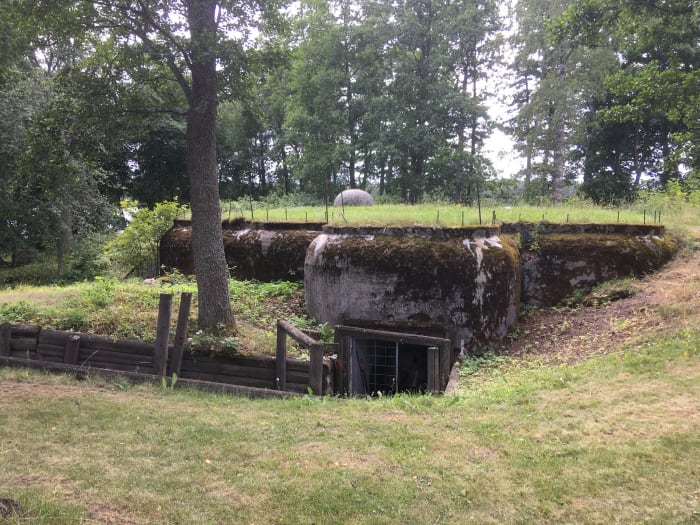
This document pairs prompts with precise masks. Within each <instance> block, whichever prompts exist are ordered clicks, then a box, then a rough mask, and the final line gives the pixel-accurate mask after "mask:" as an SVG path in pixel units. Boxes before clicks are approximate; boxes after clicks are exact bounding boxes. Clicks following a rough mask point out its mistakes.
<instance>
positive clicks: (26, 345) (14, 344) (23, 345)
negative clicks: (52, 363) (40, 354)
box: [10, 337, 36, 352]
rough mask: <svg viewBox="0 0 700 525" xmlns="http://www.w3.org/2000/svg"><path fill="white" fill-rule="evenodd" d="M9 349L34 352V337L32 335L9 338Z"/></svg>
mask: <svg viewBox="0 0 700 525" xmlns="http://www.w3.org/2000/svg"><path fill="white" fill-rule="evenodd" d="M10 349H11V350H12V351H17V352H26V351H27V350H29V351H30V352H36V339H35V338H33V337H18V338H16V339H15V338H12V339H10Z"/></svg>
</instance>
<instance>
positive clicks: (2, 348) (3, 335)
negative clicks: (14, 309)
mask: <svg viewBox="0 0 700 525" xmlns="http://www.w3.org/2000/svg"><path fill="white" fill-rule="evenodd" d="M11 336H12V325H10V323H3V324H1V325H0V355H4V356H8V357H9V355H10V353H11V352H12V345H11V343H10V338H11Z"/></svg>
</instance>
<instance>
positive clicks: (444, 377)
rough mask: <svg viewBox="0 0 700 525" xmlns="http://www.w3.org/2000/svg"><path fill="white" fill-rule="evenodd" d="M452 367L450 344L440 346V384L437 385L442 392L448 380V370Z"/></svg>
mask: <svg viewBox="0 0 700 525" xmlns="http://www.w3.org/2000/svg"><path fill="white" fill-rule="evenodd" d="M451 366H452V349H451V347H450V343H448V342H447V343H443V344H441V345H440V384H439V385H438V387H439V389H440V391H442V390H443V389H444V388H445V386H446V385H447V382H448V381H449V379H450V368H451Z"/></svg>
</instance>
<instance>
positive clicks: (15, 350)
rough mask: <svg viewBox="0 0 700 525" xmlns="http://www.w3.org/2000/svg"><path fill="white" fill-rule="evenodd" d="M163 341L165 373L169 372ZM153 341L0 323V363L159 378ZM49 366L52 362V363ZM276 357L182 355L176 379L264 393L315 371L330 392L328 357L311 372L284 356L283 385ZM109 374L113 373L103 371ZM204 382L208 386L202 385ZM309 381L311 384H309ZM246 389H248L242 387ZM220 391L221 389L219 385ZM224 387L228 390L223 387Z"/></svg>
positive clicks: (299, 387)
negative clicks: (317, 368)
mask: <svg viewBox="0 0 700 525" xmlns="http://www.w3.org/2000/svg"><path fill="white" fill-rule="evenodd" d="M172 348H173V347H172V345H170V346H169V351H168V357H167V366H168V368H167V369H168V376H171V375H172V367H171V365H172V364H173V363H172V360H171V355H172ZM154 351H155V345H153V344H148V343H142V342H139V341H130V340H114V339H110V338H107V337H102V336H98V335H94V334H84V333H77V332H64V331H59V330H50V329H46V328H40V327H38V326H28V325H10V324H7V323H6V324H3V325H0V364H4V365H13V366H21V365H22V364H26V365H27V366H33V367H34V368H47V369H56V370H66V371H74V372H76V373H77V372H82V373H85V372H90V371H96V372H101V371H109V372H123V373H125V375H127V376H129V377H137V378H138V377H139V376H143V377H144V378H145V379H152V378H159V377H161V376H160V375H159V374H158V373H154ZM54 365H55V366H54ZM278 368H279V367H278V362H277V360H276V359H275V358H273V357H249V356H240V357H226V358H223V357H222V358H215V359H214V358H210V357H207V356H200V355H195V354H186V355H184V356H183V358H182V364H181V368H180V373H178V374H177V381H176V384H182V385H191V386H199V385H198V384H197V383H202V384H203V385H204V386H205V387H207V388H209V389H213V390H217V389H218V388H217V385H235V386H236V387H240V389H238V390H234V391H236V392H239V393H251V394H254V395H257V394H260V392H258V390H261V391H264V392H267V393H268V394H269V395H274V394H275V393H280V394H282V393H283V392H293V393H299V394H305V393H307V392H308V388H309V386H311V382H312V381H315V382H318V381H317V379H316V378H315V377H316V376H318V375H319V373H320V375H321V377H322V378H323V380H322V385H323V386H322V387H321V390H322V391H318V390H317V389H316V388H313V390H314V393H317V394H322V395H327V394H332V393H333V382H332V378H333V373H332V362H331V361H330V360H329V359H323V362H322V364H321V366H320V367H319V373H316V374H312V373H311V363H310V361H301V360H298V359H286V360H285V367H284V368H285V369H286V377H285V381H284V383H283V385H284V386H283V388H280V386H281V385H280V381H279V380H278V377H277V369H278ZM109 375H113V374H109ZM207 384H208V385H207ZM314 386H315V383H314ZM246 389H250V390H249V391H247V390H246ZM220 390H224V391H225V390H227V389H226V388H221V389H220ZM229 390H230V389H229Z"/></svg>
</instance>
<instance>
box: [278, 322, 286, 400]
mask: <svg viewBox="0 0 700 525" xmlns="http://www.w3.org/2000/svg"><path fill="white" fill-rule="evenodd" d="M275 355H276V357H275V387H276V388H277V390H287V332H286V331H285V330H284V328H283V327H282V326H281V325H280V322H279V321H277V352H276V354H275Z"/></svg>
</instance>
